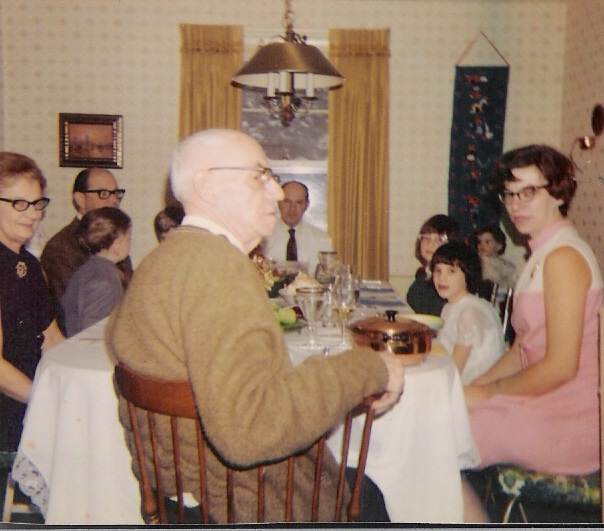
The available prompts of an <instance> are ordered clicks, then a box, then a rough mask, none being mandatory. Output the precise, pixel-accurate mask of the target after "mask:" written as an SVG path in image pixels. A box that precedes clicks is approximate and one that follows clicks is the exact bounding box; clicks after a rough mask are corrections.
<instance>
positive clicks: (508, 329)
mask: <svg viewBox="0 0 604 531" xmlns="http://www.w3.org/2000/svg"><path fill="white" fill-rule="evenodd" d="M513 300H514V288H508V289H507V291H506V293H505V298H504V299H503V302H502V303H501V311H500V315H501V327H502V329H503V338H504V339H505V341H506V342H507V343H508V344H511V343H512V342H513V340H514V330H513V329H512V325H511V324H510V319H511V317H512V303H513Z"/></svg>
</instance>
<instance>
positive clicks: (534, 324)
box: [469, 220, 603, 474]
mask: <svg viewBox="0 0 604 531" xmlns="http://www.w3.org/2000/svg"><path fill="white" fill-rule="evenodd" d="M568 245H570V246H572V247H574V248H575V249H577V250H578V251H579V252H580V253H581V254H582V255H583V256H584V257H585V259H586V260H587V261H588V262H589V265H590V267H591V271H592V285H591V288H590V290H589V292H588V296H587V300H586V304H585V321H584V326H583V340H582V345H581V354H580V358H579V369H578V373H577V376H576V378H575V379H574V380H572V381H570V382H567V383H566V384H564V385H562V386H560V387H558V388H557V389H554V390H553V391H551V392H548V393H545V394H543V395H540V396H518V395H515V396H514V395H495V396H494V397H492V398H490V399H489V400H486V401H485V402H482V403H480V404H477V405H476V406H474V407H472V408H470V410H469V412H470V422H471V425H472V432H473V434H474V438H475V440H476V444H477V447H478V451H479V453H480V457H481V464H480V465H479V467H480V468H482V467H485V466H488V465H491V464H495V463H513V464H515V465H520V466H522V467H524V468H528V469H532V470H538V471H540V472H546V473H552V474H587V473H590V472H594V471H596V470H598V469H599V467H600V459H599V455H600V445H599V436H600V435H599V428H600V418H599V397H598V383H599V365H598V325H599V317H598V314H599V311H600V307H601V306H602V300H603V284H602V275H601V273H600V269H599V266H598V262H597V260H596V258H595V256H594V254H593V252H592V250H591V249H590V247H589V246H588V245H587V243H586V242H585V241H584V240H582V239H581V237H580V236H579V234H578V233H577V231H576V229H575V228H574V226H573V225H572V223H571V222H570V221H568V220H564V221H562V222H560V223H557V224H556V225H554V226H552V227H550V228H548V229H547V230H546V231H544V233H542V234H540V235H539V236H538V237H537V238H535V239H533V240H531V250H532V255H531V257H530V258H529V260H528V262H527V264H526V266H525V268H524V270H523V271H522V273H521V275H520V278H519V279H518V283H517V284H516V289H515V293H514V310H513V313H512V325H513V326H514V330H515V331H516V337H517V338H518V340H519V341H520V346H521V355H522V364H523V367H525V368H526V367H529V366H531V365H533V364H534V363H535V362H537V361H539V360H540V359H542V358H543V357H544V356H545V350H546V331H545V309H544V298H543V268H542V264H543V262H544V260H545V258H546V256H547V255H548V254H549V253H550V252H551V251H552V250H553V249H555V248H557V247H560V246H568Z"/></svg>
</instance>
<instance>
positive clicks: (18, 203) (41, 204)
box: [0, 197, 50, 212]
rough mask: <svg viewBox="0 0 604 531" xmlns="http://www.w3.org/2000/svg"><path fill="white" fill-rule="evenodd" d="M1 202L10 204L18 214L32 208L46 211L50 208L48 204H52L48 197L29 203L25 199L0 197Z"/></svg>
mask: <svg viewBox="0 0 604 531" xmlns="http://www.w3.org/2000/svg"><path fill="white" fill-rule="evenodd" d="M0 201H4V202H5V203H10V204H11V205H12V206H13V208H14V209H15V210H16V211H17V212H25V211H26V210H27V209H28V208H29V207H30V206H33V207H34V209H35V210H44V209H45V208H46V207H47V206H48V203H50V199H49V198H48V197H40V199H36V200H35V201H27V200H25V199H6V198H5V197H0Z"/></svg>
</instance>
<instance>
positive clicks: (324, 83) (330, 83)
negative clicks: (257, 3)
mask: <svg viewBox="0 0 604 531" xmlns="http://www.w3.org/2000/svg"><path fill="white" fill-rule="evenodd" d="M277 72H289V73H292V74H293V77H294V79H293V86H295V87H300V88H304V87H306V86H307V74H314V75H313V76H312V77H313V80H312V82H311V83H312V84H313V86H314V87H315V88H332V87H337V86H339V85H342V84H343V83H344V76H342V74H340V72H338V71H337V70H336V69H335V68H334V66H333V65H332V64H331V63H330V62H329V61H328V60H327V58H326V57H325V56H324V55H323V54H322V53H321V51H320V50H319V49H318V48H316V47H315V46H311V45H309V44H301V43H297V42H274V43H270V44H266V45H264V46H262V47H261V48H260V49H259V50H258V52H256V54H255V55H254V56H253V57H252V58H251V59H250V60H249V61H248V62H247V63H246V64H245V66H244V67H243V68H242V69H241V70H239V72H237V73H236V74H235V75H234V76H233V78H232V80H233V81H234V82H235V83H237V84H239V85H244V86H250V87H264V88H266V87H267V86H268V84H269V79H268V78H269V76H268V75H267V74H269V73H277Z"/></svg>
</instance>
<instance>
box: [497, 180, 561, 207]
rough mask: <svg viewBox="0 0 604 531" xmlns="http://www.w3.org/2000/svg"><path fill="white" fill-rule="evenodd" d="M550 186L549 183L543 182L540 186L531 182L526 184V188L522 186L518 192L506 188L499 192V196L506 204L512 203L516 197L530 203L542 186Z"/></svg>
mask: <svg viewBox="0 0 604 531" xmlns="http://www.w3.org/2000/svg"><path fill="white" fill-rule="evenodd" d="M549 187H550V184H549V183H548V184H542V185H540V186H535V185H533V184H531V185H530V186H525V187H524V188H521V189H520V190H518V191H517V192H512V191H510V190H506V189H505V188H504V189H503V191H502V192H500V193H499V194H497V197H499V201H501V202H502V203H503V204H504V205H509V204H511V203H512V200H513V199H514V197H517V198H518V200H519V201H521V202H523V203H528V202H529V201H532V200H533V198H534V197H535V194H536V193H537V190H541V189H542V188H549Z"/></svg>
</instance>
